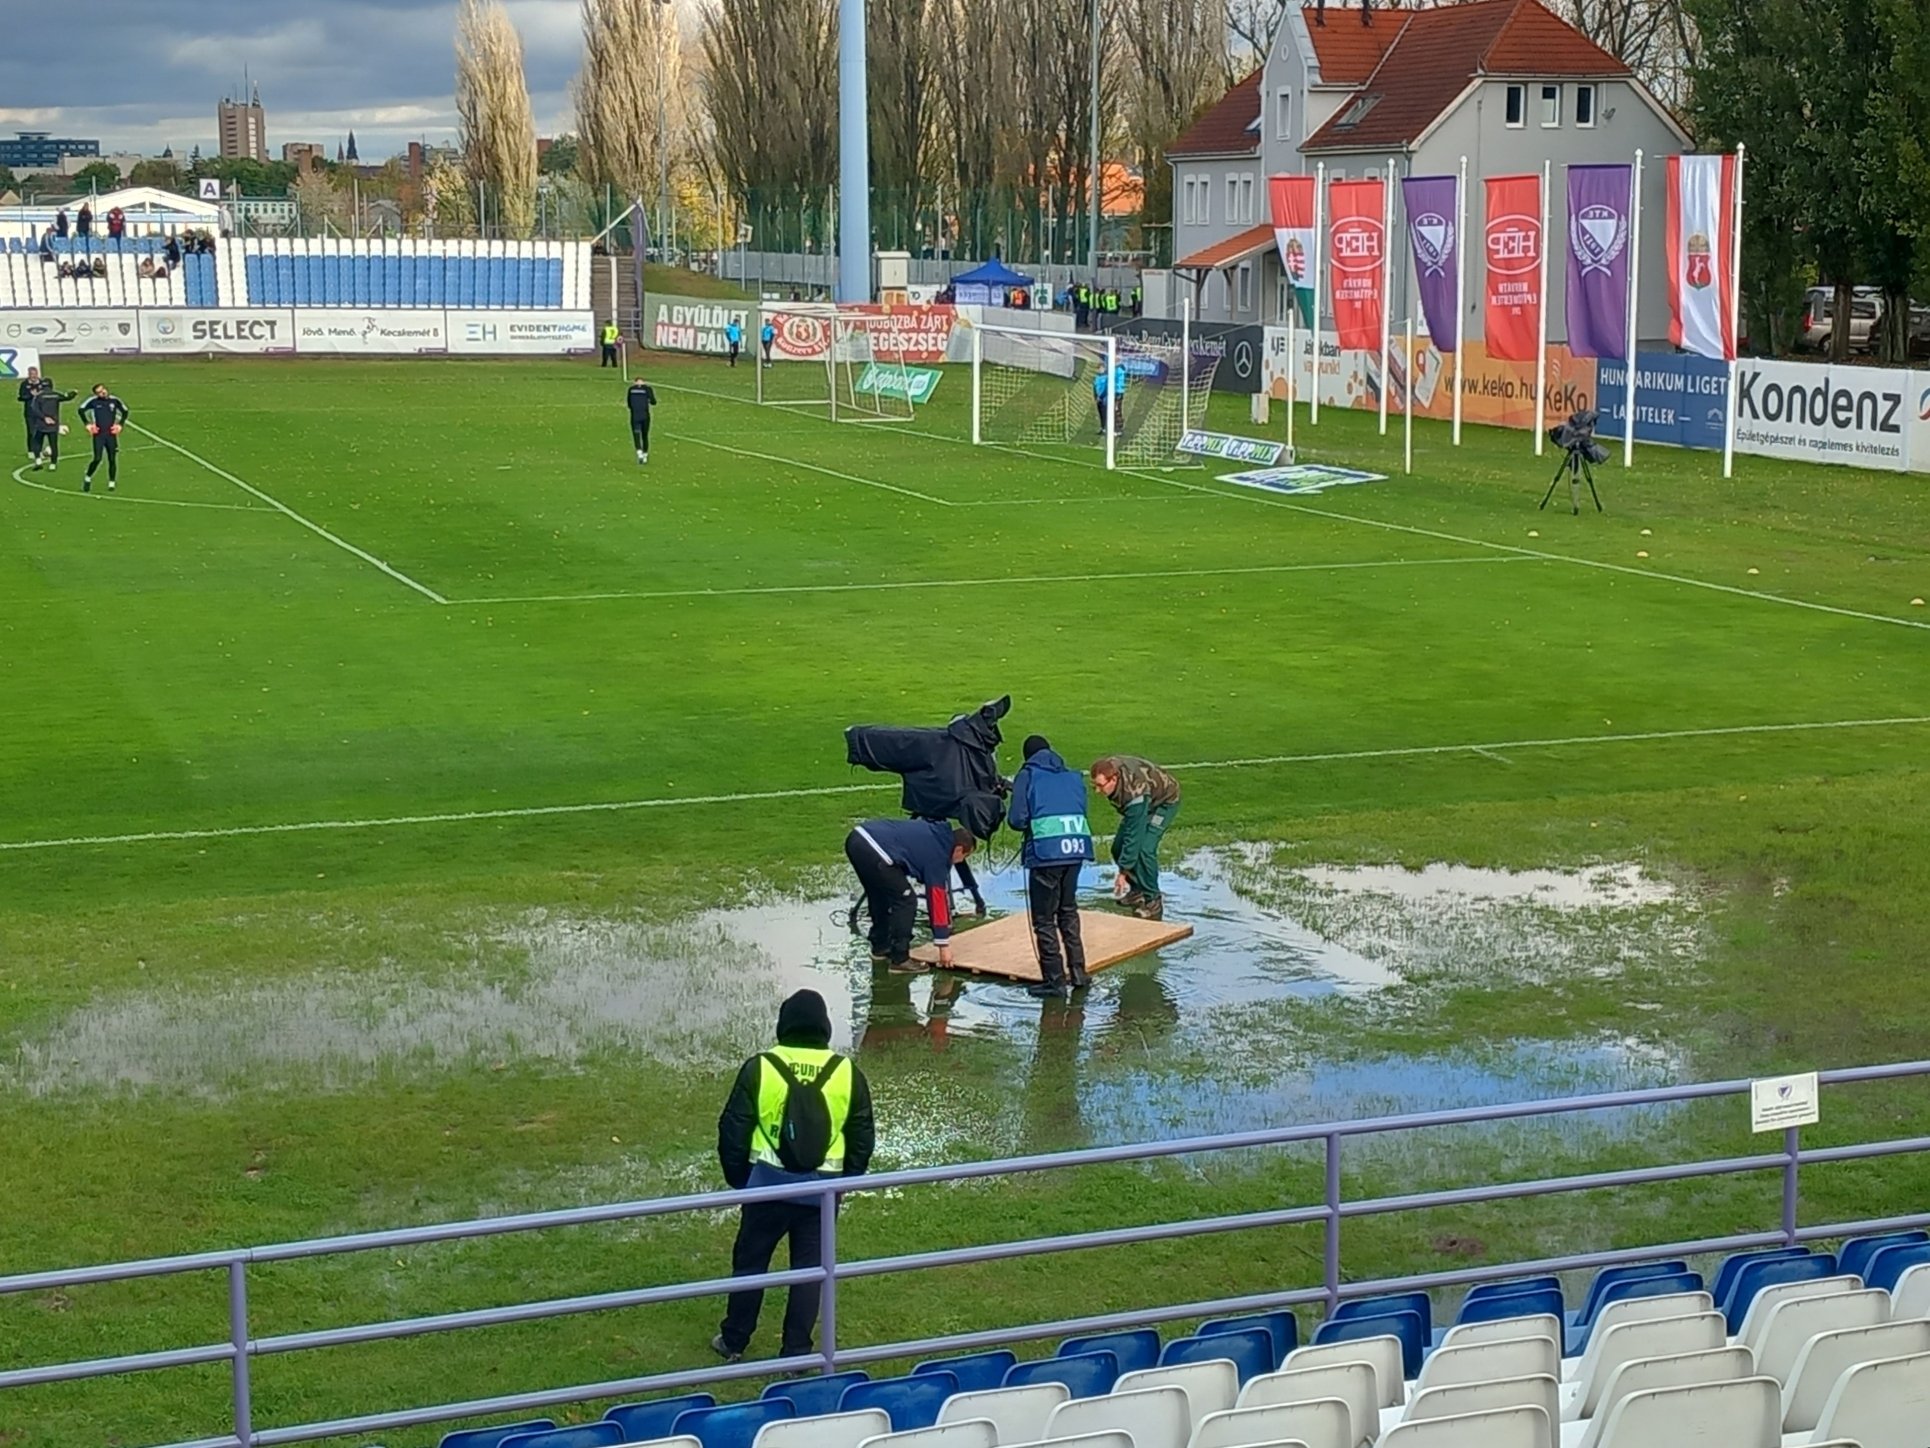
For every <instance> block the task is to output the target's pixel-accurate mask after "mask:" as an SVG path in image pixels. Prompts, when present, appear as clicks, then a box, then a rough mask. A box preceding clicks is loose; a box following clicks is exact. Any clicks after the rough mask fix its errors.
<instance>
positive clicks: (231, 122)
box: [215, 86, 268, 163]
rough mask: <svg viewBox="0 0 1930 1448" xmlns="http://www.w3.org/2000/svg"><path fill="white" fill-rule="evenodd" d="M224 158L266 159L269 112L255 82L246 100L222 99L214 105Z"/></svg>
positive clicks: (262, 160) (264, 160)
mask: <svg viewBox="0 0 1930 1448" xmlns="http://www.w3.org/2000/svg"><path fill="white" fill-rule="evenodd" d="M215 122H216V127H217V129H218V130H219V132H220V136H221V156H222V159H223V160H248V161H261V162H264V163H265V162H266V161H267V160H268V114H267V112H266V111H264V110H263V109H262V108H261V88H260V87H259V86H257V87H256V88H255V89H254V90H253V91H252V92H250V93H249V97H248V99H247V100H246V101H237V100H232V99H225V100H223V101H222V102H221V104H220V105H219V106H217V107H216V108H215Z"/></svg>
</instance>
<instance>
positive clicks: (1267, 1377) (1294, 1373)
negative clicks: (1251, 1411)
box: [1233, 1362, 1380, 1443]
mask: <svg viewBox="0 0 1930 1448" xmlns="http://www.w3.org/2000/svg"><path fill="white" fill-rule="evenodd" d="M1326 1398H1337V1399H1339V1400H1340V1401H1341V1402H1343V1403H1345V1404H1346V1405H1347V1421H1348V1423H1349V1424H1350V1425H1351V1428H1350V1433H1351V1436H1350V1437H1349V1439H1348V1441H1349V1442H1353V1443H1361V1442H1369V1441H1371V1440H1373V1439H1374V1438H1376V1437H1378V1436H1379V1435H1380V1382H1379V1379H1378V1378H1377V1377H1376V1375H1375V1373H1374V1365H1373V1364H1372V1363H1365V1362H1351V1363H1321V1364H1316V1365H1314V1366H1312V1367H1305V1368H1295V1369H1293V1370H1291V1371H1288V1372H1278V1373H1265V1374H1262V1375H1261V1376H1260V1377H1257V1378H1255V1379H1254V1380H1253V1381H1252V1382H1250V1383H1248V1384H1247V1385H1246V1386H1245V1387H1244V1388H1241V1389H1240V1400H1239V1402H1237V1403H1235V1404H1234V1405H1233V1406H1234V1407H1235V1408H1236V1409H1239V1408H1270V1407H1274V1406H1276V1405H1279V1404H1286V1403H1317V1402H1320V1401H1321V1400H1322V1399H1326Z"/></svg>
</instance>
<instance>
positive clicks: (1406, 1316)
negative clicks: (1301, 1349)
mask: <svg viewBox="0 0 1930 1448" xmlns="http://www.w3.org/2000/svg"><path fill="white" fill-rule="evenodd" d="M1362 1337H1397V1338H1399V1339H1400V1342H1401V1376H1402V1377H1404V1378H1409V1379H1412V1378H1414V1377H1416V1376H1418V1375H1419V1373H1420V1371H1421V1359H1422V1357H1423V1356H1425V1354H1426V1349H1427V1335H1426V1333H1425V1331H1424V1330H1423V1325H1422V1322H1421V1319H1420V1318H1419V1317H1417V1316H1416V1315H1415V1314H1414V1313H1411V1312H1394V1313H1388V1314H1386V1315H1384V1316H1378V1317H1330V1318H1328V1319H1327V1320H1326V1321H1325V1322H1323V1323H1321V1324H1320V1326H1319V1327H1317V1328H1315V1329H1314V1334H1313V1340H1314V1341H1315V1342H1316V1343H1323V1342H1351V1341H1353V1340H1354V1339H1355V1338H1362Z"/></svg>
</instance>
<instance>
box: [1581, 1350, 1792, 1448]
mask: <svg viewBox="0 0 1930 1448" xmlns="http://www.w3.org/2000/svg"><path fill="white" fill-rule="evenodd" d="M1755 1373H1756V1364H1755V1360H1754V1358H1752V1357H1751V1356H1750V1352H1749V1349H1748V1348H1746V1347H1741V1346H1739V1345H1737V1344H1733V1343H1732V1344H1730V1345H1729V1346H1728V1347H1714V1348H1710V1349H1708V1350H1707V1351H1706V1352H1685V1353H1680V1354H1678V1355H1676V1356H1675V1357H1652V1358H1637V1359H1636V1360H1635V1361H1634V1362H1626V1363H1623V1364H1622V1365H1621V1366H1620V1367H1618V1368H1616V1369H1615V1371H1614V1372H1613V1373H1612V1374H1610V1375H1609V1379H1608V1386H1607V1387H1605V1388H1603V1389H1602V1395H1601V1399H1600V1401H1599V1402H1597V1403H1596V1405H1595V1415H1594V1416H1593V1417H1592V1418H1588V1419H1586V1420H1583V1421H1579V1422H1571V1423H1563V1424H1562V1425H1561V1441H1562V1448H1595V1443H1596V1441H1597V1440H1598V1439H1599V1438H1600V1437H1601V1434H1602V1429H1603V1427H1604V1426H1606V1425H1607V1423H1608V1420H1609V1418H1610V1416H1611V1415H1612V1414H1613V1413H1614V1411H1615V1405H1616V1404H1617V1403H1619V1402H1621V1401H1622V1399H1624V1398H1626V1397H1630V1396H1632V1395H1633V1394H1635V1393H1653V1392H1659V1391H1661V1390H1662V1389H1664V1388H1693V1387H1697V1386H1699V1385H1701V1384H1703V1383H1733V1382H1739V1381H1740V1380H1742V1379H1743V1378H1748V1377H1754V1376H1755Z"/></svg>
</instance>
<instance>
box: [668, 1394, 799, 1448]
mask: <svg viewBox="0 0 1930 1448" xmlns="http://www.w3.org/2000/svg"><path fill="white" fill-rule="evenodd" d="M796 1416H797V1409H795V1408H793V1407H792V1406H791V1400H790V1399H789V1398H760V1399H759V1400H758V1401H757V1402H755V1403H724V1404H722V1405H721V1406H719V1407H715V1408H692V1409H690V1410H689V1411H688V1412H685V1413H679V1414H678V1415H677V1417H676V1419H675V1420H674V1421H673V1422H672V1423H671V1425H670V1434H669V1435H666V1436H676V1437H682V1436H683V1435H684V1434H689V1435H690V1436H691V1437H693V1438H695V1439H696V1440H697V1441H698V1442H699V1443H702V1444H703V1445H704V1448H751V1443H752V1441H753V1440H754V1439H755V1438H756V1437H757V1430H758V1429H759V1428H762V1427H763V1426H764V1425H765V1424H766V1423H774V1422H776V1421H777V1420H778V1419H779V1418H795V1417H796Z"/></svg>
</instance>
